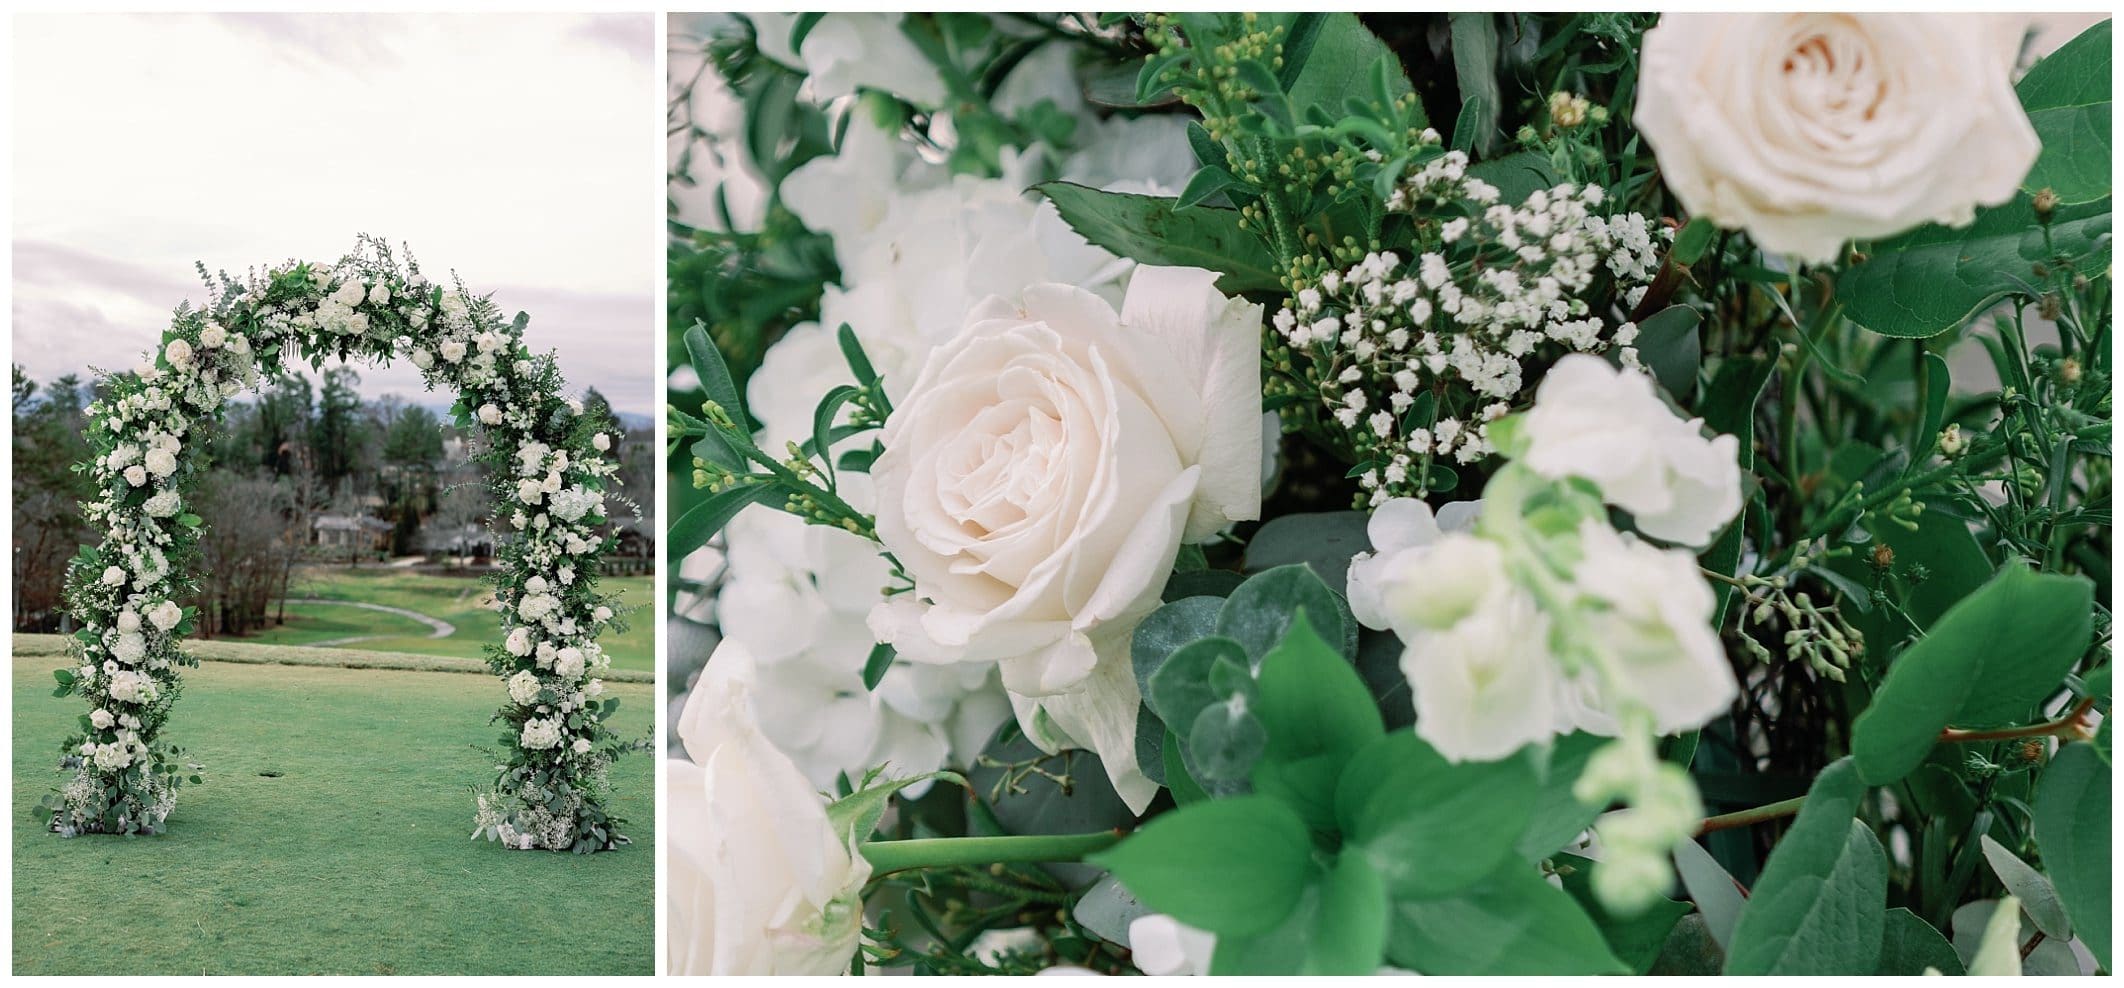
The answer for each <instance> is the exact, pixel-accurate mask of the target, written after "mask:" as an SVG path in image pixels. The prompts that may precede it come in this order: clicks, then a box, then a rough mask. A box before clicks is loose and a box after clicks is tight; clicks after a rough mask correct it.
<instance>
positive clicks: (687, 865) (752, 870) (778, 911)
mask: <svg viewBox="0 0 2124 988" xmlns="http://www.w3.org/2000/svg"><path fill="white" fill-rule="evenodd" d="M752 680H753V663H752V656H751V655H750V654H748V653H747V652H746V651H745V650H744V648H743V647H742V646H739V645H736V644H734V643H732V642H729V641H725V642H724V643H723V644H722V645H720V646H718V647H717V648H716V650H715V654H714V655H712V656H710V657H709V659H708V668H707V670H706V671H705V672H703V673H702V674H701V681H700V683H699V684H698V685H696V686H695V687H694V690H693V695H692V696H691V697H689V698H688V699H687V701H686V709H685V712H684V713H683V714H682V715H681V716H680V718H679V737H680V738H681V739H682V740H683V741H684V742H685V746H686V753H687V755H688V757H690V758H691V759H692V762H690V763H689V762H684V761H680V760H678V759H670V760H667V761H666V762H665V763H664V764H665V771H666V772H667V773H669V775H668V778H667V780H666V781H667V782H668V783H669V784H668V786H667V789H666V792H668V793H669V794H670V796H669V798H670V804H671V805H670V807H669V817H670V819H671V821H672V823H673V826H672V827H671V831H672V835H671V838H670V839H671V842H672V854H671V860H670V869H669V871H670V874H669V875H668V878H669V882H668V885H667V888H668V889H669V891H668V892H667V896H668V898H667V901H668V903H669V910H668V912H667V913H666V921H667V922H668V923H669V927H668V929H667V931H666V933H667V937H666V940H665V942H666V944H667V949H668V956H667V960H668V962H669V968H670V972H671V973H673V974H681V975H689V974H713V975H729V974H740V975H742V974H813V975H825V974H841V973H844V972H846V971H847V970H848V963H849V960H850V959H851V958H853V957H854V956H855V952H856V947H857V944H858V940H859V937H860V936H861V932H862V930H861V927H862V919H863V901H862V892H863V883H864V882H866V881H868V880H869V878H870V863H869V862H868V861H866V860H864V858H863V856H862V855H861V854H860V853H858V852H857V850H856V847H855V837H854V835H853V834H848V833H844V832H841V831H839V830H837V829H836V828H835V827H834V826H833V824H832V823H831V822H829V821H828V820H827V817H826V806H825V801H824V799H823V798H822V797H821V796H820V795H819V792H818V790H817V789H816V788H814V787H813V786H812V784H811V783H810V781H808V780H807V779H805V778H804V775H803V773H801V772H799V771H797V767H796V766H795V765H794V764H792V763H791V762H790V760H789V757H788V756H787V755H784V754H782V753H781V752H780V751H779V750H777V749H776V748H775V747H774V745H772V744H770V743H768V741H767V739H766V738H765V737H764V736H762V735H761V734H760V729H759V722H758V716H757V714H756V713H755V712H754V709H753V705H752ZM696 765H697V766H699V767H698V768H696V767H695V766H696Z"/></svg>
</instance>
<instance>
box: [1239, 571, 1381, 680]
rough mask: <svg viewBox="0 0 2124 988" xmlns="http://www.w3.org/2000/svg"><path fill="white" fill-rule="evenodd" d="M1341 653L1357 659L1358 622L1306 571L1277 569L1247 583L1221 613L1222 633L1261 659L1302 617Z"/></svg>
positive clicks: (1336, 597)
mask: <svg viewBox="0 0 2124 988" xmlns="http://www.w3.org/2000/svg"><path fill="white" fill-rule="evenodd" d="M1299 611H1304V612H1305V613H1306V615H1307V620H1308V622H1309V623H1310V624H1311V625H1312V626H1313V628H1314V629H1315V630H1317V631H1318V632H1319V634H1320V635H1321V637H1322V638H1324V639H1325V640H1327V641H1328V642H1330V643H1332V644H1335V645H1336V647H1337V648H1338V650H1340V651H1341V653H1342V654H1343V655H1344V656H1346V657H1348V656H1355V655H1356V654H1357V619H1356V618H1355V617H1354V616H1353V615H1351V614H1350V605H1349V604H1348V603H1346V602H1344V601H1343V599H1342V597H1341V596H1340V595H1338V594H1336V593H1335V591H1333V590H1330V589H1328V586H1327V584H1326V583H1323V582H1321V580H1320V577H1318V576H1316V575H1314V573H1313V571H1312V570H1311V569H1308V568H1307V567H1304V566H1278V567H1276V568H1274V569H1269V570H1263V571H1262V572H1260V573H1256V574H1254V575H1253V576H1250V577H1248V578H1247V579H1246V582H1245V583H1242V584H1240V585H1239V587H1238V589H1236V590H1233V591H1232V595H1231V596H1230V597H1227V598H1225V600H1224V605H1223V606H1222V608H1220V609H1219V610H1218V612H1217V633H1218V634H1220V635H1223V636H1225V637H1227V638H1231V639H1234V640H1236V641H1238V642H1239V644H1240V645H1242V646H1244V647H1245V648H1246V654H1248V655H1250V656H1253V657H1254V658H1255V659H1259V658H1261V657H1262V656H1264V655H1267V654H1268V652H1269V650H1270V649H1272V648H1274V647H1276V645H1277V644H1278V643H1280V642H1282V641H1283V638H1284V635H1286V634H1288V633H1289V632H1290V630H1291V623H1292V621H1294V620H1295V619H1296V618H1297V615H1298V612H1299Z"/></svg>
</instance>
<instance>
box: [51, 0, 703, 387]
mask: <svg viewBox="0 0 2124 988" xmlns="http://www.w3.org/2000/svg"><path fill="white" fill-rule="evenodd" d="M654 49H655V26H654V20H653V18H652V17H651V16H650V15H647V14H606V15H578V14H464V15H431V14H419V15H365V14H346V15H339V14H307V15H273V14H227V15H116V14H46V15H17V16H16V17H15V19H14V51H13V53H12V62H13V65H12V69H11V71H12V72H13V75H14V78H13V83H14V188H13V197H14V229H13V231H12V233H13V238H14V303H13V305H14V312H13V315H14V329H13V332H14V359H15V362H17V363H19V364H22V365H24V366H25V368H26V369H27V370H28V371H29V373H30V374H31V375H32V376H34V377H36V378H37V379H39V380H44V379H49V378H51V377H55V376H58V375H60V374H64V373H68V372H83V371H85V370H86V369H87V367H88V366H90V365H92V364H93V365H95V366H98V367H104V368H128V367H131V366H133V364H134V362H135V360H136V358H137V357H138V355H139V354H140V353H141V352H143V351H145V350H146V349H148V348H149V347H151V346H153V345H154V343H155V341H156V339H157V338H158V337H159V335H160V334H161V332H162V330H163V328H164V327H165V326H166V324H167V323H168V319H169V313H170V310H172V309H173V308H175V307H176V305H177V303H178V302H179V301H181V300H184V299H187V298H190V299H193V300H195V301H197V300H200V299H203V297H204V296H203V293H202V292H201V290H200V287H199V282H198V279H197V278H196V276H195V274H194V272H193V268H192V264H193V262H194V261H203V262H205V263H206V265H207V266H208V267H209V268H226V269H228V270H231V271H235V272H241V271H243V270H244V269H246V268H249V267H252V266H254V265H264V264H270V263H275V262H278V261H282V260H286V259H288V258H290V257H301V258H304V259H309V260H333V259H336V258H338V257H339V256H341V255H342V254H345V253H346V252H347V251H348V250H349V249H350V248H351V247H352V246H353V244H354V238H355V235H356V234H360V233H373V234H377V235H380V236H383V237H386V238H389V239H390V240H391V241H392V242H393V243H394V244H404V245H406V246H408V247H410V248H411V249H412V251H413V253H414V255H415V256H416V257H417V258H418V259H419V260H420V261H421V265H422V267H423V269H424V270H425V271H427V272H428V273H429V274H430V275H431V276H436V275H441V274H445V273H447V272H449V271H452V270H454V271H456V272H457V274H459V275H460V276H462V277H463V278H464V280H465V282H466V284H467V285H468V286H469V287H470V288H471V289H472V290H473V291H474V292H480V293H484V292H493V293H494V294H495V300H496V302H498V303H499V304H500V305H501V306H502V307H503V308H504V310H505V311H508V312H510V313H512V314H513V313H514V312H515V311H517V310H523V311H525V312H528V313H530V316H531V322H530V328H529V336H530V344H531V346H532V348H533V349H534V350H545V349H549V348H550V349H557V350H559V351H560V357H561V368H562V371H563V373H564V374H566V375H567V378H568V382H569V384H570V386H571V387H573V388H575V389H577V390H578V391H580V390H582V389H585V388H589V387H593V386H594V387H596V388H597V389H598V390H599V391H602V392H604V393H605V394H606V395H607V396H608V397H609V398H610V399H611V400H612V403H613V405H614V406H615V407H616V408H617V409H619V410H620V411H622V412H630V413H634V414H638V415H654V414H655V412H656V396H655V392H654V388H655V382H656V380H657V376H658V373H659V370H660V368H661V364H662V356H661V353H660V348H659V346H658V341H656V340H655V339H654V335H655V316H656V310H657V305H658V304H659V302H658V299H657V291H658V284H659V272H660V271H661V269H662V266H663V255H662V250H663V234H662V219H663V213H664V204H663V186H662V180H661V175H662V171H661V169H662V168H663V152H662V146H663V131H662V120H663V101H662V91H663V87H662V85H661V83H660V81H659V80H657V79H656V78H655V61H654V56H655V51H654ZM362 382H363V386H362V390H363V392H364V393H365V394H368V395H369V396H371V397H375V396H379V395H382V394H385V393H397V394H400V395H403V396H405V397H407V398H408V399H411V400H416V401H421V402H423V403H427V402H439V403H441V404H447V403H448V401H449V399H447V398H442V399H435V398H423V397H421V392H422V384H421V382H420V379H419V375H418V374H417V372H415V371H414V370H413V368H412V366H411V365H410V364H399V365H395V366H393V367H390V368H387V369H376V370H373V371H372V370H368V369H363V370H362Z"/></svg>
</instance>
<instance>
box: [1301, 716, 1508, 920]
mask: <svg viewBox="0 0 2124 988" xmlns="http://www.w3.org/2000/svg"><path fill="white" fill-rule="evenodd" d="M1536 789H1537V783H1536V782H1535V779H1534V770H1533V768H1532V767H1531V766H1530V765H1529V764H1528V762H1527V759H1526V758H1525V756H1523V755H1521V756H1515V757H1512V758H1507V759H1504V760H1502V761H1495V762H1457V763H1456V762H1450V761H1447V760H1446V758H1445V756H1443V755H1440V754H1439V753H1438V751H1437V750H1436V749H1434V748H1432V747H1431V746H1430V745H1429V744H1426V743H1425V742H1424V741H1423V739H1421V738H1419V737H1417V736H1416V735H1415V733H1414V732H1411V731H1397V732H1395V733H1393V734H1389V735H1387V736H1385V737H1382V738H1380V739H1379V740H1377V741H1374V742H1372V743H1371V744H1370V745H1367V746H1366V747H1365V749H1364V750H1363V751H1361V752H1358V753H1357V756H1356V757H1355V758H1353V759H1351V760H1350V763H1349V767H1348V768H1346V769H1344V770H1343V773H1342V779H1341V782H1340V783H1339V784H1338V785H1337V786H1336V787H1335V819H1336V821H1337V823H1338V824H1339V825H1340V828H1341V830H1342V832H1343V834H1344V836H1345V841H1346V845H1345V846H1346V848H1348V850H1346V851H1345V852H1344V853H1352V852H1355V853H1362V854H1364V855H1366V856H1368V857H1370V858H1371V861H1372V867H1373V868H1375V869H1377V870H1378V872H1379V874H1380V877H1381V878H1382V879H1383V880H1384V881H1385V883H1386V886H1387V889H1388V891H1389V892H1390V893H1391V894H1392V895H1393V896H1394V898H1396V899H1397V900H1402V899H1428V898H1438V897H1441V896H1447V895H1452V894H1455V893H1458V892H1462V891H1464V890H1465V889H1467V888H1468V887H1469V886H1471V885H1473V884H1474V883H1476V882H1477V881H1480V880H1482V879H1484V878H1486V877H1488V876H1489V875H1491V874H1492V873H1494V872H1496V871H1497V870H1498V869H1499V868H1500V867H1503V866H1506V865H1507V864H1508V863H1510V862H1514V861H1518V860H1519V859H1518V856H1517V855H1516V854H1514V853H1513V852H1514V850H1515V847H1516V845H1517V843H1518V841H1519V839H1520V835H1521V834H1523V833H1524V832H1525V831H1526V830H1527V825H1528V823H1529V822H1530V821H1531V819H1532V814H1533V809H1534V806H1535V799H1536ZM1521 866H1522V867H1525V866H1526V865H1525V864H1524V862H1521Z"/></svg>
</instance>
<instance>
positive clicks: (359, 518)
mask: <svg viewBox="0 0 2124 988" xmlns="http://www.w3.org/2000/svg"><path fill="white" fill-rule="evenodd" d="M310 544H311V545H314V546H317V547H319V548H323V549H330V550H334V551H337V552H384V551H387V550H389V549H390V548H391V523H390V522H387V521H385V520H383V519H381V518H377V517H375V516H373V515H318V516H317V517H316V518H315V519H313V520H312V521H311V522H310Z"/></svg>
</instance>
